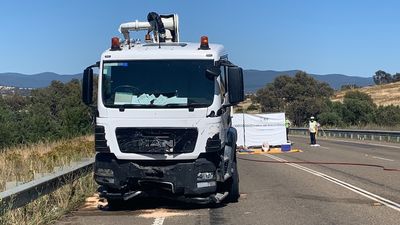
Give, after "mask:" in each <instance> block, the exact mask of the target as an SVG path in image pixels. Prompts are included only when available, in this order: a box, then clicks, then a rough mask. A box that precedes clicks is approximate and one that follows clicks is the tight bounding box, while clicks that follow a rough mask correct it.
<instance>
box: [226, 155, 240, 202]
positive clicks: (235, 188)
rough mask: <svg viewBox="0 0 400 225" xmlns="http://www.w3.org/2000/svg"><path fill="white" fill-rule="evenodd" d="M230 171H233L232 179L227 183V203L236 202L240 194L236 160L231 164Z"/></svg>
mask: <svg viewBox="0 0 400 225" xmlns="http://www.w3.org/2000/svg"><path fill="white" fill-rule="evenodd" d="M232 169H233V173H232V177H231V179H230V181H229V185H230V186H229V188H228V191H229V195H228V198H227V200H228V201H229V202H238V201H239V197H240V193H239V173H238V169H237V165H236V160H235V161H234V162H233V163H232Z"/></svg>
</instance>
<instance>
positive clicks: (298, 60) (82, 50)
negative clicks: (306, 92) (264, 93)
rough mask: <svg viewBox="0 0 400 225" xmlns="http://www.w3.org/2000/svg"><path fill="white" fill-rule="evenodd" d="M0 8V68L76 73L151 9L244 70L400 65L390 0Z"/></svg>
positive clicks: (102, 0)
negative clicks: (171, 16)
mask: <svg viewBox="0 0 400 225" xmlns="http://www.w3.org/2000/svg"><path fill="white" fill-rule="evenodd" d="M0 6H1V14H0V29H1V35H0V43H1V45H0V50H1V54H0V62H1V63H0V72H21V73H27V74H34V73H40V72H45V71H51V72H56V73H60V74H75V73H79V72H81V71H82V70H83V69H84V68H85V67H86V66H87V65H90V64H92V63H93V62H95V61H97V60H98V58H99V56H100V54H101V53H102V52H103V51H104V50H105V49H106V48H108V47H109V45H110V39H111V37H113V36H120V34H119V33H118V26H119V24H120V23H122V22H129V21H134V20H135V19H139V20H145V19H146V16H147V13H148V12H150V11H155V12H159V13H178V14H179V17H180V31H181V41H182V40H183V41H194V42H197V41H199V38H200V36H202V35H208V36H209V39H210V42H217V43H221V44H224V45H225V47H226V48H227V49H228V52H229V57H230V59H231V61H233V62H235V63H236V64H238V65H240V66H242V67H243V68H245V69H260V70H291V69H301V70H305V71H307V72H309V73H317V74H329V73H342V74H347V75H356V76H372V75H373V74H374V72H375V71H377V70H379V69H382V70H385V71H386V72H389V73H395V72H400V60H399V57H398V54H399V52H400V39H399V37H400V17H399V16H398V10H399V9H400V1H395V0H393V1H390V0H381V1H379V0H347V1H344V0H326V1H321V0H302V1H301V0H274V1H272V0H253V1H252V0H248V1H243V0H242V1H234V0H218V1H216V0H214V1H212V0H202V1H188V0H185V1H184V0H159V1H151V0H146V1H134V0H130V1H125V0H119V1H107V0H97V1H82V0H81V1H79V0H68V1H67V0H64V1H61V0H60V1H55V0H36V1H28V0H25V1H24V0H22V1H3V2H1V3H0ZM121 37H122V36H121ZM141 38H142V37H141ZM142 39H143V38H142Z"/></svg>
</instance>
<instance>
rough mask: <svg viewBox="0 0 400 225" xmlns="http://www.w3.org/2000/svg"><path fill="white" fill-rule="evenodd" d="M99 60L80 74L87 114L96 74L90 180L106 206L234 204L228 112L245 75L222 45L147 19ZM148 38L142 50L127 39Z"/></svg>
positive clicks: (174, 21)
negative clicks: (146, 201)
mask: <svg viewBox="0 0 400 225" xmlns="http://www.w3.org/2000/svg"><path fill="white" fill-rule="evenodd" d="M119 30H120V32H121V33H122V34H123V36H124V40H120V39H119V38H117V37H114V38H112V41H111V47H110V49H108V50H106V51H105V52H104V53H103V54H102V55H101V58H100V61H99V62H98V63H96V64H94V65H92V66H89V67H88V68H86V69H85V70H84V73H83V81H82V99H83V101H84V103H85V104H87V105H92V106H93V76H94V75H93V69H92V68H94V67H98V68H99V74H98V79H97V82H98V85H97V88H98V89H97V104H96V106H93V107H94V108H95V111H96V121H95V150H96V158H95V170H94V179H95V181H96V182H97V183H98V184H99V185H100V187H99V192H100V195H101V196H102V197H105V198H106V199H107V200H108V202H109V204H114V203H116V202H120V201H123V200H128V199H131V198H134V197H138V196H157V197H164V198H173V199H177V200H182V201H186V202H195V203H219V202H221V201H223V200H225V199H228V200H230V201H237V200H238V198H239V175H238V171H237V164H236V139H237V134H236V130H235V129H234V128H233V127H232V124H231V117H232V115H231V113H232V110H231V108H232V106H233V105H236V104H238V103H239V102H241V101H243V98H244V92H243V72H242V69H241V68H240V67H238V66H236V65H234V64H233V63H231V62H230V61H229V60H228V54H227V52H226V51H225V49H224V47H223V46H222V45H219V44H210V43H209V42H208V38H207V37H205V36H203V37H201V39H200V43H189V42H180V40H179V29H178V16H177V15H176V14H172V15H158V14H157V13H154V12H152V13H149V15H148V16H147V21H146V22H138V21H135V22H130V23H124V24H121V26H120V29H119ZM140 30H142V31H147V33H146V34H145V42H144V43H142V42H140V41H139V40H134V39H131V38H130V32H132V31H140Z"/></svg>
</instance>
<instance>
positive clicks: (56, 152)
mask: <svg viewBox="0 0 400 225" xmlns="http://www.w3.org/2000/svg"><path fill="white" fill-rule="evenodd" d="M93 155H94V142H93V137H92V136H86V137H79V138H75V139H72V140H61V141H58V142H53V143H41V144H37V145H31V146H26V147H19V148H12V149H4V150H3V151H2V152H1V153H0V191H3V190H4V189H5V187H6V184H7V182H27V181H31V180H33V179H36V178H38V177H39V176H43V174H46V173H50V172H53V171H54V170H56V169H57V168H58V169H60V167H63V166H68V165H69V164H70V163H71V162H73V161H78V160H80V159H82V158H87V157H92V156H93Z"/></svg>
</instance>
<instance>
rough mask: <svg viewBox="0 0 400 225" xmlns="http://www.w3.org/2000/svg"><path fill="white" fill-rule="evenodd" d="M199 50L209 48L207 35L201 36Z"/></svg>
mask: <svg viewBox="0 0 400 225" xmlns="http://www.w3.org/2000/svg"><path fill="white" fill-rule="evenodd" d="M199 49H201V50H208V49H210V47H209V45H208V37H207V36H202V37H201V39H200V48H199Z"/></svg>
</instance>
